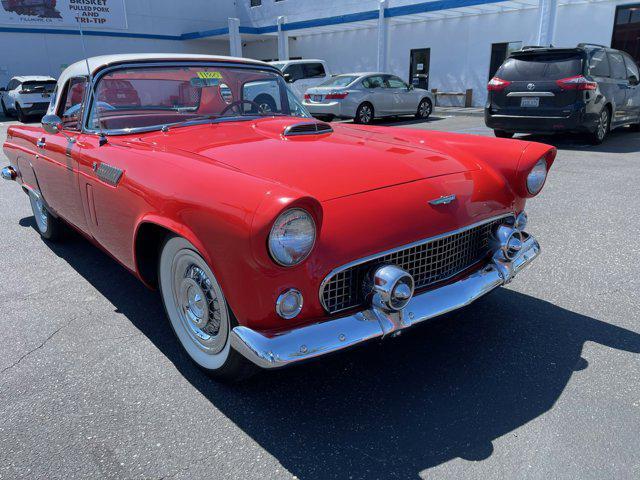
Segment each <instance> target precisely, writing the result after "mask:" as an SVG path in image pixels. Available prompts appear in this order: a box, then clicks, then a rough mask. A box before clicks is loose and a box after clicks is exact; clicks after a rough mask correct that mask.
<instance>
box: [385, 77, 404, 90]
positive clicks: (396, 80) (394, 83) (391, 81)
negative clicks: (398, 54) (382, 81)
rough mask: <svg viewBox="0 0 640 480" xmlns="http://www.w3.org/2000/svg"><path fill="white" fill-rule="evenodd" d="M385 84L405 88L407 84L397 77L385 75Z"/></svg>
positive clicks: (390, 86)
mask: <svg viewBox="0 0 640 480" xmlns="http://www.w3.org/2000/svg"><path fill="white" fill-rule="evenodd" d="M387 85H388V86H389V88H407V84H406V83H404V82H403V81H402V80H400V79H399V78H398V77H387Z"/></svg>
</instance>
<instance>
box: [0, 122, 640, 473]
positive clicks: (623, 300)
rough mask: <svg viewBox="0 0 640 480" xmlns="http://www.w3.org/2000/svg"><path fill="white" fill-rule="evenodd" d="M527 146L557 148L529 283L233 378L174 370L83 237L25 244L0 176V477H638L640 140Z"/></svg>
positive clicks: (134, 299)
mask: <svg viewBox="0 0 640 480" xmlns="http://www.w3.org/2000/svg"><path fill="white" fill-rule="evenodd" d="M378 123H379V124H383V123H382V122H378ZM385 124H388V125H390V126H392V127H394V128H395V127H410V128H424V129H437V130H448V131H457V132H464V133H472V134H480V135H489V134H490V133H491V132H490V131H489V130H487V129H486V128H485V127H484V123H483V120H482V118H480V117H467V116H456V117H442V116H435V117H434V118H433V119H431V120H430V121H428V122H415V121H413V120H404V121H402V120H397V121H392V122H387V123H385ZM7 126H8V122H6V121H5V122H2V123H0V140H2V141H4V137H5V134H6V129H7ZM530 139H532V140H538V141H545V142H547V143H552V144H554V145H556V146H558V148H559V153H558V158H557V160H556V163H555V165H554V167H553V170H552V172H551V174H550V177H549V180H548V182H547V185H546V188H545V190H544V191H543V192H542V194H541V195H540V196H539V197H538V198H536V199H534V200H533V201H530V203H529V205H528V212H529V217H530V227H529V230H530V231H531V233H533V234H534V235H536V236H537V237H538V239H539V241H540V243H541V245H542V247H543V255H542V256H541V257H540V258H539V260H537V261H536V263H534V265H533V266H532V267H531V268H530V269H529V270H528V271H527V272H526V273H524V274H522V275H521V276H519V277H518V278H517V279H516V280H515V281H514V282H513V283H512V284H511V285H510V286H509V287H507V288H502V289H500V290H499V291H496V292H494V293H493V294H491V295H490V296H488V297H486V298H484V299H482V300H481V301H479V302H478V303H476V304H474V305H472V306H470V307H468V308H466V309H465V310H463V311H461V312H458V313H456V314H453V315H449V316H447V317H444V318H441V319H438V320H436V321H433V322H431V323H429V324H427V325H423V326H420V327H417V328H415V329H414V330H412V331H410V332H406V333H405V334H404V335H402V336H400V337H399V338H396V339H391V340H388V341H385V342H383V343H380V344H379V343H376V344H370V345H368V346H366V347H364V348H361V349H357V350H352V351H350V352H347V353H345V354H341V355H337V356H334V357H331V358H328V359H326V360H322V361H318V362H315V363H309V364H306V365H303V366H300V367H296V368H291V369H288V370H283V371H278V372H270V373H265V374H262V375H260V376H258V377H256V378H254V379H252V380H251V381H250V382H249V383H246V384H242V385H239V386H224V385H219V384H217V383H215V382H213V381H211V380H210V379H209V378H207V377H206V376H205V375H203V374H202V373H201V372H200V371H199V370H198V369H197V368H195V367H194V366H193V365H192V364H191V363H190V361H189V360H188V358H187V357H186V355H185V354H183V353H182V352H181V351H180V349H179V347H178V344H177V342H176V340H174V337H173V335H172V333H171V331H170V327H169V325H168V322H166V321H165V319H164V315H163V311H162V307H161V303H160V298H159V296H158V295H157V293H155V292H151V291H149V290H147V289H145V287H143V286H142V285H141V284H140V283H138V282H137V280H135V279H134V278H133V277H132V276H130V275H129V274H128V273H127V272H126V271H125V270H124V269H123V268H121V267H120V266H118V265H117V264H116V263H115V262H114V261H113V260H112V259H111V258H110V257H108V256H107V255H106V254H104V253H102V252H101V251H99V250H98V249H96V248H95V247H93V246H91V245H90V244H89V243H87V242H86V241H84V240H82V239H80V238H71V239H69V240H68V241H67V242H66V243H62V244H49V243H46V242H44V241H42V240H41V239H40V238H39V236H38V235H37V233H36V231H35V230H34V220H33V217H32V215H31V210H30V208H29V203H28V200H27V197H26V196H25V195H24V194H23V193H22V192H21V191H20V189H19V188H18V187H17V185H15V184H12V183H9V182H2V183H0V206H1V208H0V247H1V248H2V251H3V258H2V260H1V261H0V286H1V288H0V329H1V331H2V334H1V335H0V478H2V479H13V478H47V479H54V478H56V479H72V478H118V479H128V478H150V479H151V478H158V479H159V478H185V479H186V478H216V479H218V478H220V479H227V478H242V479H254V478H255V479H281V478H282V479H285V478H295V477H297V478H300V479H322V480H324V479H333V478H335V479H390V478H399V479H411V478H424V479H426V478H429V479H437V478H456V479H467V478H468V479H471V478H474V479H476V478H481V479H485V478H518V479H548V478H556V479H560V478H562V479H565V478H566V479H591V478H592V479H613V478H615V479H632V478H636V479H637V478H640V315H639V314H638V311H639V310H640V300H639V293H640V262H639V261H638V258H640V241H639V240H638V239H639V238H640V222H639V221H638V209H639V208H640V187H639V185H640V134H638V133H631V132H627V131H624V130H622V131H619V132H614V133H613V134H612V135H611V138H610V139H609V140H608V141H607V142H606V143H605V144H604V145H601V146H598V147H593V146H589V145H586V144H584V143H583V142H582V140H580V139H579V138H568V139H567V138H555V137H547V138H542V137H530ZM0 157H1V160H2V161H1V162H0V164H1V165H4V164H5V161H6V159H5V157H4V155H1V154H0Z"/></svg>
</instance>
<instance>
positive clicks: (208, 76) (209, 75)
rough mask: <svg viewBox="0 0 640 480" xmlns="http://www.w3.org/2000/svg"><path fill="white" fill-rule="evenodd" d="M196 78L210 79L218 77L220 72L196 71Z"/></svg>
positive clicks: (220, 75)
mask: <svg viewBox="0 0 640 480" xmlns="http://www.w3.org/2000/svg"><path fill="white" fill-rule="evenodd" d="M198 78H201V79H203V80H210V79H212V78H217V79H220V78H222V74H221V73H220V72H198Z"/></svg>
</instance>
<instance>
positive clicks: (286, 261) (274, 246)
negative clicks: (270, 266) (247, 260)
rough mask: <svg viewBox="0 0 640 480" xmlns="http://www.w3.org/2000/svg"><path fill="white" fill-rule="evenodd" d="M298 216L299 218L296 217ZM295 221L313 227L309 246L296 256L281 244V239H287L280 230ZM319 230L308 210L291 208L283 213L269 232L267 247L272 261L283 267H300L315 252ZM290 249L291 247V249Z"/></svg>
mask: <svg viewBox="0 0 640 480" xmlns="http://www.w3.org/2000/svg"><path fill="white" fill-rule="evenodd" d="M296 216H297V217H296ZM294 221H303V222H304V221H306V222H308V226H310V227H311V230H312V233H311V237H312V238H311V239H310V241H307V242H306V243H307V245H306V246H305V247H304V248H301V249H299V250H298V251H297V252H295V254H292V253H291V250H289V251H287V246H286V245H283V243H282V242H279V240H280V239H282V238H285V237H284V236H282V235H280V233H279V230H280V229H282V228H283V227H284V226H285V225H286V224H290V223H292V222H294ZM316 237H317V228H316V222H315V220H314V218H313V215H311V214H310V213H309V212H308V211H307V210H305V209H303V208H299V207H294V208H290V209H288V210H285V211H284V212H282V213H281V214H280V215H278V217H277V218H276V220H275V221H274V222H273V225H272V226H271V231H270V232H269V238H268V239H267V246H268V249H269V255H270V256H271V259H272V260H273V261H274V262H275V263H277V264H278V265H280V266H282V267H293V266H296V265H299V264H300V263H302V262H303V261H305V260H306V259H307V257H309V254H311V252H312V251H313V247H314V246H315V244H316ZM289 248H290V247H289Z"/></svg>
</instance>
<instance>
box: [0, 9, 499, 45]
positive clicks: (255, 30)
mask: <svg viewBox="0 0 640 480" xmlns="http://www.w3.org/2000/svg"><path fill="white" fill-rule="evenodd" d="M507 1H509V0H436V1H433V2H421V3H416V4H414V5H403V6H400V7H391V8H387V9H385V11H384V16H385V17H386V18H393V17H401V16H405V15H415V14H419V13H429V12H437V11H439V10H450V9H452V8H464V7H474V6H477V5H486V4H490V3H502V2H507ZM378 16H379V11H378V10H367V11H365V12H358V13H350V14H346V15H337V16H333V17H325V18H316V19H313V20H303V21H299V22H291V23H285V24H283V25H282V29H283V30H285V31H289V30H303V29H306V28H314V27H325V26H329V25H342V24H345V23H354V22H363V21H366V20H376V19H377V18H378ZM277 31H278V26H277V25H266V26H264V27H242V26H241V27H240V33H244V34H251V35H262V34H265V33H275V32H277ZM0 32H6V33H47V34H53V35H80V32H79V31H78V30H72V29H47V28H22V27H16V28H13V27H0ZM83 33H84V34H85V35H87V36H91V37H120V38H144V39H151V40H197V39H200V38H208V37H218V36H221V35H228V34H229V28H228V27H221V28H214V29H211V30H204V31H200V32H189V33H183V34H182V35H156V34H150V33H127V32H108V31H98V30H86V31H84V32H83Z"/></svg>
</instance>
